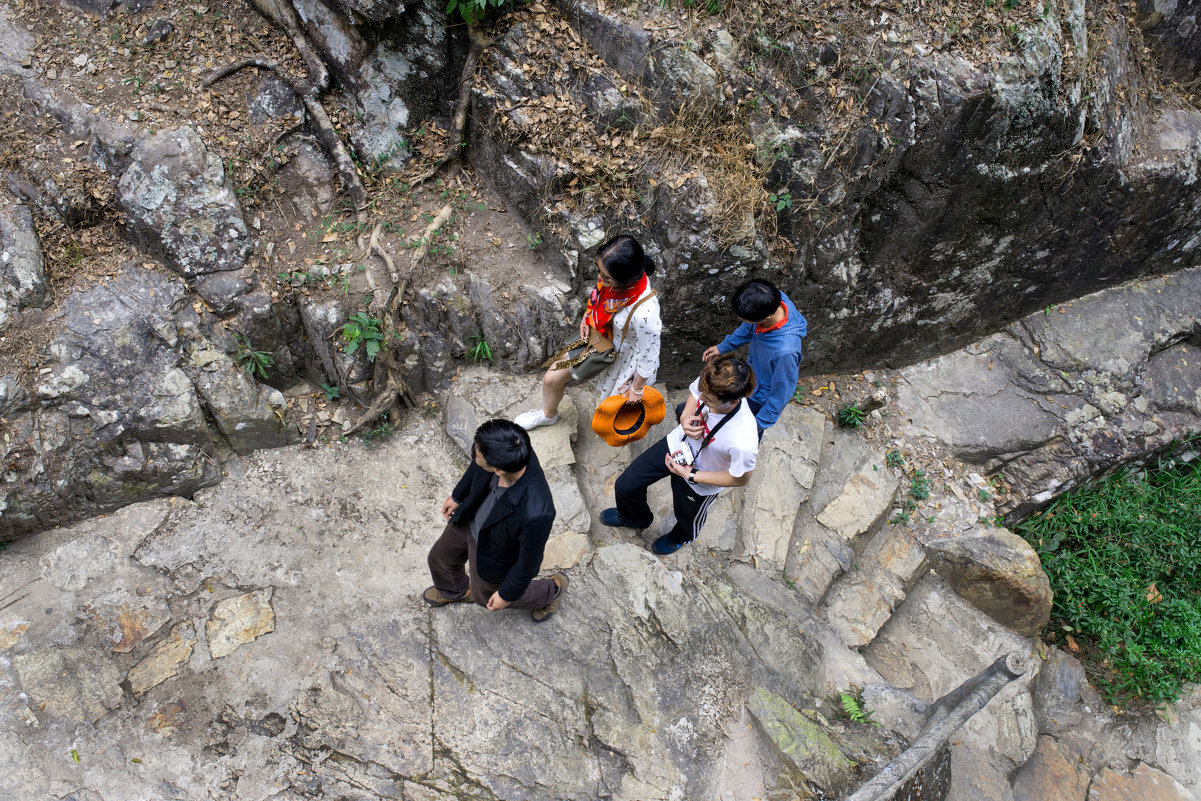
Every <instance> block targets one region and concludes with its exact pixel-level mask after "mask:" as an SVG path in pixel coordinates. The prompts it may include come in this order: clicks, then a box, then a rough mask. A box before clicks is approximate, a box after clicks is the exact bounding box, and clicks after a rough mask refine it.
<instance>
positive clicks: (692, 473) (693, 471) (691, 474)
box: [688, 465, 696, 484]
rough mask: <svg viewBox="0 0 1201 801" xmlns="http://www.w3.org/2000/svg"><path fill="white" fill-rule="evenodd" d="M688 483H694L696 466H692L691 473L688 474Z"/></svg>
mask: <svg viewBox="0 0 1201 801" xmlns="http://www.w3.org/2000/svg"><path fill="white" fill-rule="evenodd" d="M688 483H689V484H695V483H696V466H695V465H693V467H692V471H691V472H690V473H689V474H688Z"/></svg>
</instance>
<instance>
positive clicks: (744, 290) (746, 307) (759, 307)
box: [730, 278, 781, 323]
mask: <svg viewBox="0 0 1201 801" xmlns="http://www.w3.org/2000/svg"><path fill="white" fill-rule="evenodd" d="M780 300H781V296H780V290H779V289H777V288H776V285H775V284H773V283H771V282H770V281H764V280H762V279H759V278H755V279H752V280H750V281H747V282H746V283H745V284H743V285H742V286H740V287H738V291H737V292H735V293H734V299H733V300H732V301H730V306H731V307H733V309H734V314H735V315H736V316H737V317H738V319H740V320H750V321H751V322H752V323H759V322H762V321H763V320H766V319H767V318H768V317H771V316H772V315H773V314H775V313H776V309H778V308H780Z"/></svg>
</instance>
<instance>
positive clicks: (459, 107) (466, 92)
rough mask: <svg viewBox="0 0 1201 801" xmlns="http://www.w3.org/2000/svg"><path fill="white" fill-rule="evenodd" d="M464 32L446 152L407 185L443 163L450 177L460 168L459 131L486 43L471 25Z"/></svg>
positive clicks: (420, 180) (416, 182)
mask: <svg viewBox="0 0 1201 801" xmlns="http://www.w3.org/2000/svg"><path fill="white" fill-rule="evenodd" d="M467 35H468V36H469V37H471V46H470V47H469V48H468V49H467V60H466V61H464V62H463V71H462V72H460V73H459V96H458V97H457V98H456V99H455V111H454V115H453V116H452V117H451V123H450V130H449V131H448V132H447V136H446V151H445V152H444V153H443V154H442V158H440V159H438V160H437V161H435V162H434V163H433V164H432V165H430V166H429V167H428V168H426V170H425V172H423V173H421V174H419V175H418V176H416V177H415V178H413V179H412V180H411V181H409V186H410V187H416V186H419V185H421V184H423V183H425V182H426V181H428V180H429V179H430V178H433V177H434V176H435V175H437V174H438V171H439V170H441V169H442V168H443V167H447V165H449V166H448V167H447V169H448V172H449V173H450V174H451V175H452V176H453V175H455V174H456V173H457V172H458V171H459V169H460V168H461V157H462V155H463V134H464V132H465V131H466V130H467V111H468V110H469V109H470V108H471V87H472V85H473V84H474V83H475V70H476V67H477V66H479V63H480V54H482V53H483V52H484V46H485V45H487V44H488V42H487V41H486V40H485V38H484V36H483V35H482V34H481V33H480V32H479V31H478V30H477V29H476V27H475V26H474V25H468V26H467Z"/></svg>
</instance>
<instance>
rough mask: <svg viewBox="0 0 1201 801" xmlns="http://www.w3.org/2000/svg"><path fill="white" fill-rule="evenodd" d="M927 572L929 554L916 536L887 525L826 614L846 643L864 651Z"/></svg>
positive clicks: (833, 593) (833, 595)
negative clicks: (927, 554)
mask: <svg viewBox="0 0 1201 801" xmlns="http://www.w3.org/2000/svg"><path fill="white" fill-rule="evenodd" d="M926 569H927V563H926V551H925V548H924V547H923V546H922V544H921V542H919V541H918V539H917V537H916V535H915V534H914V532H913V530H912V529H910V528H909V527H908V526H903V525H891V524H885V525H884V526H883V527H880V528H879V529H878V530H877V531H876V533H875V534H874V535H872V537H871V539H870V541H869V542H868V545H867V547H866V548H865V549H864V551H863V553H862V554H860V556H859V558H858V561H857V563H856V566H855V567H854V568H853V569H852V570H850V571H848V572H846V573H845V574H843V575H842V576H841V577H839V579H838V580H837V581H836V582H835V584H834V586H833V587H832V588H831V590H830V592H829V594H828V595H827V596H826V598H825V600H824V602H823V604H822V612H823V614H824V615H825V618H826V620H828V621H829V623H830V627H831V628H833V629H834V630H835V631H836V632H838V634H839V636H840V637H842V640H843V642H845V643H846V644H847V645H848V646H850V647H852V648H862V647H863V646H865V645H867V644H868V643H870V642H871V641H872V640H873V639H875V637H876V633H877V632H879V631H880V629H881V628H882V627H883V626H884V624H885V623H887V622H888V620H889V618H890V617H892V613H893V611H894V610H895V609H896V608H897V606H899V605H900V604H901V603H902V602H903V601H904V600H905V595H906V593H907V592H908V591H909V589H910V588H911V587H912V586H913V584H914V583H915V582H916V581H917V580H918V579H919V578H921V576H922V575H923V574H924V573H925V572H926Z"/></svg>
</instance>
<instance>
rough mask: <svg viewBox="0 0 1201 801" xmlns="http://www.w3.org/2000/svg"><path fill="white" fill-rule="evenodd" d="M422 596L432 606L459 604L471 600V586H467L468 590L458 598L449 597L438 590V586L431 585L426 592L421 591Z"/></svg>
mask: <svg viewBox="0 0 1201 801" xmlns="http://www.w3.org/2000/svg"><path fill="white" fill-rule="evenodd" d="M421 598H422V599H423V600H424V601H425V602H426V603H427V604H429V605H430V606H446V605H447V604H459V603H463V602H464V601H470V600H471V588H470V587H468V588H467V592H465V593H463V594H462V595H460V596H459V597H458V598H447V597H446V596H445V595H443V594H442V593H440V592H438V588H437V587H429V588H427V589H426V591H425V592H423V593H421Z"/></svg>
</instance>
